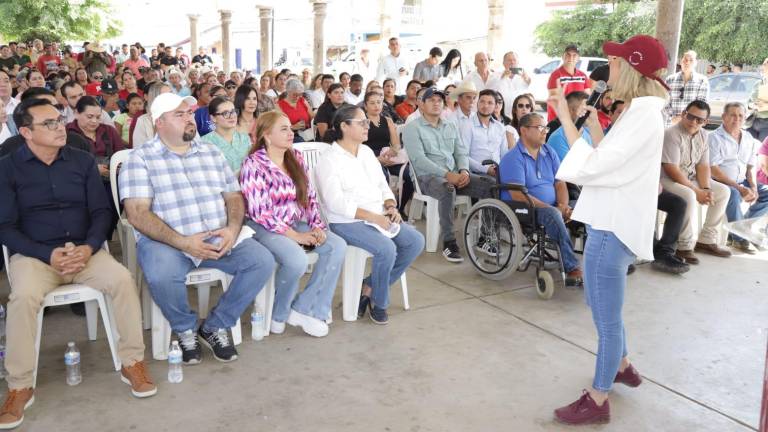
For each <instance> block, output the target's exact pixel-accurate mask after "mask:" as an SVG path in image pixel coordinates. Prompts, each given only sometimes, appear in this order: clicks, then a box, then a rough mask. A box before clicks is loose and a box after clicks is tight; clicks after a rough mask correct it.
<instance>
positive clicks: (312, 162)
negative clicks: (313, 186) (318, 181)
mask: <svg viewBox="0 0 768 432" xmlns="http://www.w3.org/2000/svg"><path fill="white" fill-rule="evenodd" d="M293 148H294V149H296V150H298V151H300V152H301V155H302V156H304V161H305V162H306V163H307V170H308V171H309V177H310V178H311V179H313V180H314V177H313V175H314V171H315V166H317V162H318V161H319V160H320V156H321V155H322V154H323V152H324V151H326V150H328V149H329V148H331V146H330V145H329V144H326V143H323V142H303V143H295V144H294V145H293Z"/></svg>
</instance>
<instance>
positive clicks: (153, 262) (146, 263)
mask: <svg viewBox="0 0 768 432" xmlns="http://www.w3.org/2000/svg"><path fill="white" fill-rule="evenodd" d="M137 257H138V260H139V265H141V270H142V272H143V273H144V277H145V278H146V280H147V284H148V285H149V292H150V294H151V295H152V300H154V301H155V303H156V304H157V306H158V307H160V310H161V311H162V312H163V316H165V318H166V319H167V320H168V322H169V323H170V324H171V329H173V331H174V332H176V333H181V332H184V331H187V330H190V329H191V330H196V329H197V314H196V313H195V312H194V311H192V310H191V309H190V307H189V301H188V300H187V286H186V284H185V281H186V277H187V273H189V272H190V271H191V270H193V269H194V268H195V266H194V264H193V263H192V260H191V259H190V258H189V257H187V256H186V255H184V254H183V253H182V252H181V251H180V250H178V249H175V248H174V247H172V246H169V245H167V244H165V243H161V242H157V241H154V240H151V239H149V238H147V237H146V236H141V238H140V239H139V243H138V245H137ZM200 267H201V268H213V269H218V270H221V271H223V272H224V273H227V274H229V275H232V276H233V278H232V280H231V282H230V284H229V288H228V289H227V291H226V292H224V293H223V294H222V296H221V297H220V298H219V302H218V304H216V306H215V307H214V308H213V309H212V310H211V312H210V313H209V314H208V318H207V319H206V320H205V322H204V323H203V329H204V330H205V331H215V330H216V329H220V328H228V327H232V326H233V325H235V323H236V322H237V320H238V318H240V315H242V314H243V311H245V309H246V308H247V307H248V306H249V305H251V304H253V301H254V300H255V299H256V295H257V294H258V293H259V291H261V289H262V288H264V284H265V283H266V282H267V281H268V280H269V277H270V276H272V271H273V270H274V268H275V259H274V258H272V254H271V253H269V250H267V248H265V247H264V246H262V245H261V244H259V243H258V242H257V241H256V240H253V239H246V240H243V241H242V242H240V244H238V245H237V247H235V248H234V249H232V250H231V251H230V253H229V254H228V255H224V256H222V257H221V258H219V259H217V260H211V259H207V260H203V261H202V262H201V263H200Z"/></svg>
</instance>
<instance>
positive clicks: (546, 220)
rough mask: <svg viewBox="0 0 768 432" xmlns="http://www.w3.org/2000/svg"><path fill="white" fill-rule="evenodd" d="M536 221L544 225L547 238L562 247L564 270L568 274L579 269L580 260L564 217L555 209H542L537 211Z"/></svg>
mask: <svg viewBox="0 0 768 432" xmlns="http://www.w3.org/2000/svg"><path fill="white" fill-rule="evenodd" d="M536 221H537V222H538V223H540V224H541V225H544V231H545V232H546V233H547V237H549V238H551V239H552V240H554V241H556V242H557V244H558V245H559V246H560V255H561V256H562V257H563V268H565V271H566V273H567V272H570V271H572V270H574V269H576V268H578V267H579V259H578V258H576V254H575V253H574V252H573V245H572V244H571V236H570V234H568V228H566V227H565V221H563V215H562V213H560V210H558V209H556V208H555V207H542V208H537V209H536Z"/></svg>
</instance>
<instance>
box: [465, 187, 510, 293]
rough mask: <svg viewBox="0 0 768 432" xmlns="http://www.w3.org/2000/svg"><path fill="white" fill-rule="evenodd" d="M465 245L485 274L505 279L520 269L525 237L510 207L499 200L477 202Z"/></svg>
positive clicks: (467, 220)
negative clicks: (518, 267)
mask: <svg viewBox="0 0 768 432" xmlns="http://www.w3.org/2000/svg"><path fill="white" fill-rule="evenodd" d="M463 234H464V235H463V237H464V248H465V250H466V251H467V255H468V256H469V260H470V261H471V262H472V265H473V266H474V267H475V269H476V270H477V271H478V273H480V274H481V275H482V276H483V277H485V278H488V279H491V280H502V279H505V278H507V277H508V276H509V275H510V274H511V273H513V272H515V271H516V270H517V266H518V264H519V263H520V260H521V259H522V255H523V245H524V242H525V237H524V236H523V230H522V228H521V227H520V222H518V220H517V217H515V214H514V212H513V211H512V209H511V208H509V206H507V205H506V204H505V203H504V202H502V201H499V200H496V199H484V200H481V201H479V202H478V203H477V204H475V205H474V206H473V207H472V208H471V209H470V210H469V215H468V216H467V219H466V221H465V222H464V233H463Z"/></svg>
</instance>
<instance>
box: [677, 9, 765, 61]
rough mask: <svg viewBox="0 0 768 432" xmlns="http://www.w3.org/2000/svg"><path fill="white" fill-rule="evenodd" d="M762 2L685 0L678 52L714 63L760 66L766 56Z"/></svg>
mask: <svg viewBox="0 0 768 432" xmlns="http://www.w3.org/2000/svg"><path fill="white" fill-rule="evenodd" d="M766 28H768V2H766V1H765V0H686V2H685V11H684V13H683V29H682V32H681V35H680V36H681V37H680V51H681V52H685V51H687V50H689V49H693V50H695V51H696V52H697V53H698V54H699V57H701V58H705V59H707V60H710V61H714V62H729V63H734V64H760V63H762V61H763V59H765V58H766V57H768V44H766V42H765V37H764V35H763V33H762V32H763V31H764V29H766Z"/></svg>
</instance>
